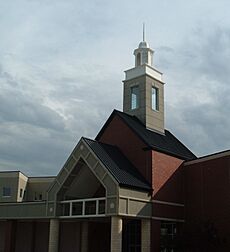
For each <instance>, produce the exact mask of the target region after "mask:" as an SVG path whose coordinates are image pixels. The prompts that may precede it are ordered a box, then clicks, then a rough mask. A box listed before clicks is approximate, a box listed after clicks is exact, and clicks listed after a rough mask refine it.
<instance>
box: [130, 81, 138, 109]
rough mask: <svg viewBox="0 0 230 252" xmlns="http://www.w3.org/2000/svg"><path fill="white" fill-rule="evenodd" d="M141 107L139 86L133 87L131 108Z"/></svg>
mask: <svg viewBox="0 0 230 252" xmlns="http://www.w3.org/2000/svg"><path fill="white" fill-rule="evenodd" d="M138 107H139V87H138V86H135V87H131V109H136V108H138Z"/></svg>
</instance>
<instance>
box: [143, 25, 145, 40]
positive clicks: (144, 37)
mask: <svg viewBox="0 0 230 252" xmlns="http://www.w3.org/2000/svg"><path fill="white" fill-rule="evenodd" d="M143 41H145V23H143Z"/></svg>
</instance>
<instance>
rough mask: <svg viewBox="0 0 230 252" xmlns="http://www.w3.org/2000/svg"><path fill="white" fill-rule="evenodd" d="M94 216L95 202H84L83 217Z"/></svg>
mask: <svg viewBox="0 0 230 252" xmlns="http://www.w3.org/2000/svg"><path fill="white" fill-rule="evenodd" d="M91 214H96V201H95V200H94V201H86V202H85V215H91Z"/></svg>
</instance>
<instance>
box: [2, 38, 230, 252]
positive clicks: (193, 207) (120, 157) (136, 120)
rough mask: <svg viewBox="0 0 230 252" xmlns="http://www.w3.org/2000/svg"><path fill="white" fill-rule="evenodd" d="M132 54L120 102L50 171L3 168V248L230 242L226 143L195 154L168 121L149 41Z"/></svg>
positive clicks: (215, 246)
mask: <svg viewBox="0 0 230 252" xmlns="http://www.w3.org/2000/svg"><path fill="white" fill-rule="evenodd" d="M134 55H135V67H134V68H132V69H129V70H127V71H125V73H126V76H125V80H124V100H123V112H120V111H117V110H114V111H113V112H112V114H111V115H110V117H109V118H108V120H107V121H106V122H105V124H104V126H103V127H102V129H101V130H100V131H99V133H98V135H97V136H96V138H95V140H90V139H87V138H82V139H81V140H80V141H79V143H78V144H77V146H76V147H75V149H74V150H73V152H72V153H71V154H70V157H69V158H68V160H67V161H66V163H65V165H64V166H63V168H62V169H61V171H60V172H59V174H58V175H57V176H56V177H52V178H28V177H26V176H25V175H22V174H20V173H19V175H17V174H16V173H15V174H16V175H15V174H11V173H1V175H0V186H2V189H1V188H0V190H2V196H3V197H2V199H1V201H0V251H4V252H11V251H33V252H34V251H49V252H57V251H60V252H61V251H69V252H71V251H81V252H83V251H84V252H90V251H93V252H97V251H98V252H99V251H100V252H101V251H103V252H109V251H111V252H157V251H162V252H163V251H164V252H168V251H170V252H173V251H202V252H203V251H230V231H229V225H230V196H229V193H228V189H229V187H230V185H229V182H230V151H225V152H222V153H216V154H213V155H209V156H205V157H201V158H197V157H196V156H195V155H194V154H193V153H192V152H191V151H190V150H189V149H188V148H187V147H186V146H184V145H183V144H182V143H181V142H180V141H179V140H178V139H177V138H176V137H175V136H174V135H173V134H172V133H171V132H170V131H168V130H166V129H165V128H164V82H163V80H162V73H161V72H159V71H158V70H156V69H155V68H154V67H153V64H152V62H153V50H152V49H151V48H150V47H149V45H148V43H147V42H146V41H142V42H141V43H140V44H139V47H138V48H137V49H136V50H135V51H134ZM1 178H3V180H2V182H1ZM13 178H14V179H16V180H17V181H18V182H17V183H16V184H17V185H18V186H17V189H15V188H14V187H13V186H12V185H13V184H12V181H13ZM10 185H11V186H10ZM13 188H14V189H15V191H16V194H17V195H18V196H17V197H16V198H13V193H11V192H13ZM22 195H23V196H22Z"/></svg>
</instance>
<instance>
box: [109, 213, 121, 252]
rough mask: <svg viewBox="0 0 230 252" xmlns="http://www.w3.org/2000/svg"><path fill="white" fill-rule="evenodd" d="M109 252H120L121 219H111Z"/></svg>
mask: <svg viewBox="0 0 230 252" xmlns="http://www.w3.org/2000/svg"><path fill="white" fill-rule="evenodd" d="M110 246H111V252H122V219H121V218H120V217H117V216H116V217H111V245H110Z"/></svg>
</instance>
